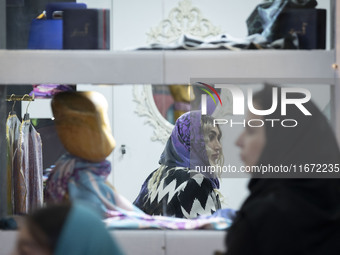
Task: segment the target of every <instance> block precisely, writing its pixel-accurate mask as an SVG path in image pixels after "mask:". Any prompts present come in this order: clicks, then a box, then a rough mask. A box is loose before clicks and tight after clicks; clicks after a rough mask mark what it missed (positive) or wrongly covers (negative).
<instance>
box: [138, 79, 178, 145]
mask: <svg viewBox="0 0 340 255" xmlns="http://www.w3.org/2000/svg"><path fill="white" fill-rule="evenodd" d="M133 101H135V102H136V103H137V107H136V109H135V112H136V113H137V114H138V115H139V116H145V117H146V118H147V119H146V121H145V122H144V123H147V124H150V125H151V126H152V127H154V130H153V135H152V137H151V140H152V141H161V142H162V143H166V141H167V140H168V138H169V136H170V134H171V131H172V129H173V127H174V125H173V124H171V123H170V122H169V121H167V120H166V119H165V118H164V117H163V116H162V114H161V113H160V112H159V111H158V108H157V106H156V104H155V101H154V99H153V94H152V85H143V86H140V85H136V86H134V88H133Z"/></svg>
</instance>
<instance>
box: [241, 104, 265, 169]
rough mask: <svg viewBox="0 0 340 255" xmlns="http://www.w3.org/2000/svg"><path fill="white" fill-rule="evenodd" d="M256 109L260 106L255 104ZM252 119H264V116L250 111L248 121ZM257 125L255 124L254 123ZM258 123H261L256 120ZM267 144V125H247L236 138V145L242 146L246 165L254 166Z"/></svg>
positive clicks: (242, 157)
mask: <svg viewBox="0 0 340 255" xmlns="http://www.w3.org/2000/svg"><path fill="white" fill-rule="evenodd" d="M255 108H256V109H259V107H257V106H255ZM250 119H262V120H263V117H261V116H258V115H254V114H253V113H250V112H248V114H247V118H246V123H248V120H250ZM253 125H255V124H253ZM256 125H259V124H258V123H257V122H256ZM265 144H266V133H265V127H264V126H262V127H250V126H248V125H247V126H246V128H245V130H244V131H243V132H242V133H241V135H240V136H239V137H238V139H237V140H236V145H237V146H239V147H240V148H241V159H242V161H243V162H244V164H245V165H246V166H254V165H256V164H257V163H258V161H259V159H260V156H261V154H262V151H263V148H264V146H265Z"/></svg>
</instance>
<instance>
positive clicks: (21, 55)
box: [0, 50, 335, 85]
mask: <svg viewBox="0 0 340 255" xmlns="http://www.w3.org/2000/svg"><path fill="white" fill-rule="evenodd" d="M334 62H335V52H334V51H333V50H330V51H324V50H240V51H226V50H200V51H181V50H177V51H118V52H114V51H98V50H96V51H94V50H89V51H83V50H76V51H69V50H68V51H67V50H65V51H58V50H55V51H47V50H15V51H11V50H0V65H1V69H0V84H6V85H10V84H42V83H58V84H59V83H60V84H78V83H91V84H186V83H189V82H190V79H192V78H208V79H211V78H221V79H223V81H224V80H225V79H228V81H229V82H233V83H254V82H265V81H266V82H281V83H316V84H334V75H335V72H334V69H333V68H332V65H333V64H334Z"/></svg>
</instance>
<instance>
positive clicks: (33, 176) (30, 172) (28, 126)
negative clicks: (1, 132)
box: [18, 113, 43, 213]
mask: <svg viewBox="0 0 340 255" xmlns="http://www.w3.org/2000/svg"><path fill="white" fill-rule="evenodd" d="M18 148H19V153H18V155H19V170H20V173H22V174H23V176H24V182H25V186H26V194H25V197H24V201H23V202H24V203H22V204H21V205H20V206H21V207H20V208H19V209H20V212H21V213H28V212H31V211H32V210H34V209H36V208H39V207H41V206H42V205H43V164H42V143H41V138H40V134H39V133H38V132H37V131H36V130H35V128H34V127H33V125H32V123H31V121H30V119H29V115H28V114H27V113H26V114H25V116H24V120H23V121H22V123H21V126H20V138H19V144H18Z"/></svg>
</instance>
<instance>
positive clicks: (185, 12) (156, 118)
mask: <svg viewBox="0 0 340 255" xmlns="http://www.w3.org/2000/svg"><path fill="white" fill-rule="evenodd" d="M185 24H186V25H185ZM220 31H221V29H220V28H218V27H216V26H214V25H213V24H212V23H211V22H210V21H209V20H208V19H206V18H204V17H203V14H202V12H201V11H200V10H199V9H198V8H197V7H194V6H193V5H192V3H191V0H182V1H179V2H178V6H177V7H174V8H173V9H171V10H170V12H169V16H168V18H166V19H164V20H162V21H161V22H160V23H159V24H158V25H157V26H155V27H153V28H151V29H150V32H148V33H147V37H148V39H147V41H148V42H149V43H165V44H166V43H170V42H173V41H175V40H177V39H178V38H179V37H180V36H181V35H182V34H190V35H193V36H196V37H198V38H206V37H208V36H214V35H218V34H219V33H220ZM141 87H143V88H142V89H141ZM133 100H134V101H135V102H136V103H137V107H136V110H135V112H136V113H137V114H138V115H139V116H144V117H146V118H147V120H146V121H145V123H148V124H150V125H151V126H153V127H154V132H153V136H152V137H151V140H152V141H161V142H162V143H166V141H167V140H168V138H169V136H170V134H171V131H172V129H173V127H174V125H173V124H171V123H170V122H168V121H167V120H166V119H165V118H164V117H163V116H162V115H161V114H160V112H159V111H158V108H157V106H156V104H155V102H154V99H153V95H152V85H144V86H141V85H136V86H134V88H133Z"/></svg>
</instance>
